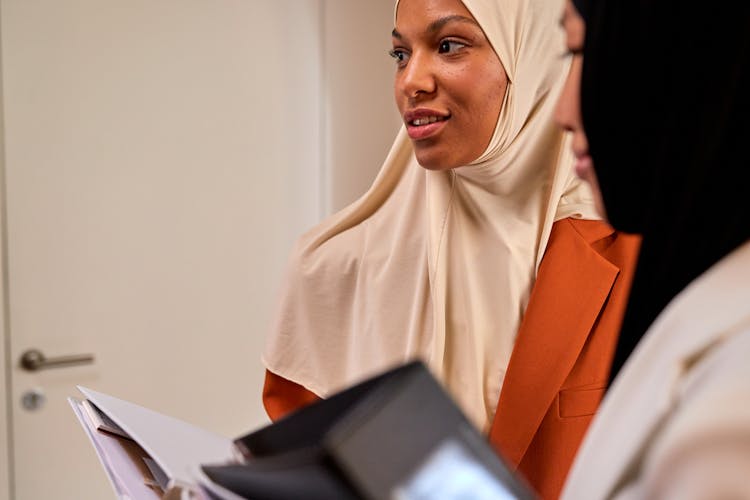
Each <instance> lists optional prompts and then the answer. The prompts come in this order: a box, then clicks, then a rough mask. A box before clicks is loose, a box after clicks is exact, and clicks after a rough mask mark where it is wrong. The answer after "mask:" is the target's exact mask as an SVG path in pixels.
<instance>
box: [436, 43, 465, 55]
mask: <svg viewBox="0 0 750 500" xmlns="http://www.w3.org/2000/svg"><path fill="white" fill-rule="evenodd" d="M464 47H466V44H465V43H461V42H457V41H455V40H441V41H440V45H439V46H438V53H440V54H450V53H451V52H456V51H457V50H460V49H462V48H464Z"/></svg>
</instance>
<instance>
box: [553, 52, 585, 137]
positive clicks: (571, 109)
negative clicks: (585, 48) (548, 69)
mask: <svg viewBox="0 0 750 500" xmlns="http://www.w3.org/2000/svg"><path fill="white" fill-rule="evenodd" d="M581 65H582V60H581V57H580V56H574V57H573V62H572V64H571V65H570V72H569V73H568V78H567V79H566V80H565V85H564V86H563V90H562V92H561V93H560V98H559V99H558V101H557V108H556V109H555V121H556V122H557V124H558V125H559V126H560V127H561V128H563V129H564V130H569V131H572V132H575V131H579V130H581V131H582V130H583V124H582V120H581V96H580V94H581V69H582V68H581Z"/></svg>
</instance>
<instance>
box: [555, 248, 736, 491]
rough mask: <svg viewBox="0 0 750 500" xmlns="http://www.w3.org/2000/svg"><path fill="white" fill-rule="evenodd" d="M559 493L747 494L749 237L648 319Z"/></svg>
mask: <svg viewBox="0 0 750 500" xmlns="http://www.w3.org/2000/svg"><path fill="white" fill-rule="evenodd" d="M561 498H562V499H569V500H588V499H591V500H601V499H604V498H615V499H618V500H629V499H648V498H658V499H681V500H682V499H684V500H690V499H696V500H697V499H706V500H708V499H732V500H735V499H743V498H750V242H747V243H745V244H744V245H742V246H741V247H740V248H738V249H736V250H735V251H734V252H732V253H731V254H729V255H728V256H726V257H724V259H722V260H721V261H720V262H719V263H717V264H716V265H714V266H713V267H712V268H711V269H709V270H708V271H706V272H705V273H704V274H703V275H701V276H700V277H699V278H697V279H696V280H694V281H693V282H692V283H691V284H690V285H689V286H688V287H687V288H685V290H683V291H682V292H681V293H680V294H679V295H678V296H677V297H675V298H674V299H673V300H672V302H671V303H670V304H669V305H668V306H667V307H666V308H665V309H664V311H663V312H662V313H661V314H660V315H659V317H658V318H657V320H656V321H655V322H654V324H653V325H652V326H651V328H649V330H648V332H647V333H646V335H645V336H644V338H643V339H642V340H641V342H640V344H639V345H638V347H637V348H636V350H635V351H634V352H633V354H632V355H631V357H630V359H629V360H628V362H627V363H626V364H625V366H624V367H623V370H622V371H621V372H620V374H619V376H618V377H617V379H616V380H615V382H614V384H613V386H612V388H611V389H610V391H609V392H608V394H607V396H606V398H605V399H604V401H603V403H602V406H601V407H600V410H599V413H598V415H597V416H596V417H595V419H594V421H593V423H592V425H591V428H590V429H589V432H588V434H587V436H586V439H585V440H584V442H583V444H582V446H581V448H580V450H579V452H578V455H577V457H576V461H575V462H574V464H573V468H572V469H571V472H570V475H569V476H568V480H567V482H566V485H565V488H564V489H563V493H562V496H561Z"/></svg>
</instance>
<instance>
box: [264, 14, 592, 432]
mask: <svg viewBox="0 0 750 500" xmlns="http://www.w3.org/2000/svg"><path fill="white" fill-rule="evenodd" d="M401 1H409V0H401ZM464 5H465V6H466V7H467V9H468V10H469V11H470V12H471V13H472V15H473V16H474V18H475V19H476V20H477V22H478V23H479V25H480V26H481V27H482V29H483V31H484V33H485V35H486V36H487V38H488V40H489V42H490V43H491V45H492V47H493V49H494V50H495V53H496V54H497V56H498V57H499V59H500V62H501V63H502V65H503V67H504V68H505V71H506V73H507V76H508V80H509V84H508V87H507V90H506V94H505V97H504V102H503V107H502V110H501V111H500V116H499V117H498V121H497V124H496V127H495V130H494V133H493V135H492V138H491V140H490V143H489V144H488V146H487V148H486V150H485V152H484V153H483V154H482V155H480V157H479V158H477V159H476V160H475V161H474V162H472V163H471V164H469V165H465V166H461V167H457V168H454V169H452V170H447V171H429V170H425V169H423V168H422V167H420V166H419V164H418V163H417V161H416V159H415V156H414V152H413V149H412V146H411V142H410V140H409V138H408V136H407V135H406V131H405V129H404V128H402V129H401V131H400V132H399V134H398V136H397V138H396V140H395V142H394V145H393V147H392V148H391V151H390V153H389V154H388V156H387V158H386V160H385V162H384V164H383V167H382V169H381V171H380V173H379V174H378V176H377V178H376V179H375V181H374V183H373V185H372V187H371V188H370V189H369V190H368V191H367V193H365V194H364V196H362V198H360V199H359V200H357V201H356V202H354V203H353V204H352V205H350V206H349V207H347V208H345V209H344V210H342V211H341V212H339V213H337V214H334V215H333V216H331V217H329V218H328V219H327V220H325V221H323V222H322V223H321V224H319V225H318V226H317V227H315V228H313V229H312V230H311V231H309V232H308V233H306V234H305V235H303V236H302V237H301V238H300V240H299V241H298V243H297V246H296V248H295V249H294V251H293V252H292V256H291V259H290V262H289V265H288V269H287V274H286V278H285V282H284V286H283V290H282V294H281V301H280V309H279V311H278V314H277V315H276V322H275V324H274V325H273V329H272V332H271V336H270V338H269V341H268V344H267V348H266V351H265V354H264V356H263V360H264V363H265V364H266V366H267V367H268V369H269V370H271V371H272V372H274V373H276V374H278V375H281V376H282V377H284V378H286V379H288V380H291V381H293V382H296V383H298V384H300V385H302V386H304V387H306V388H307V389H309V390H311V391H312V392H314V393H316V394H317V395H319V396H321V397H326V396H328V395H330V394H331V393H333V392H335V391H337V390H339V389H342V388H343V387H346V386H348V385H350V384H352V383H354V382H356V381H358V380H360V379H362V378H364V377H367V376H370V375H372V374H374V373H376V372H378V371H381V370H383V369H386V368H389V367H391V366H393V365H395V364H398V363H402V362H405V361H407V360H411V359H414V358H421V359H422V360H424V361H425V362H426V363H427V365H428V366H429V367H430V369H431V370H432V372H433V373H434V374H435V375H436V376H437V377H438V378H439V379H440V380H441V381H442V382H443V384H444V385H445V387H446V388H447V389H448V391H449V392H450V393H451V394H452V395H453V397H454V398H455V399H456V400H457V402H458V403H459V405H460V406H461V407H462V409H463V410H464V412H465V413H466V414H467V415H468V417H469V418H470V419H471V420H472V421H473V422H474V423H475V424H476V425H477V426H478V427H479V428H480V429H484V430H486V429H487V428H488V426H489V423H490V422H491V420H492V417H493V415H494V410H495V407H496V405H497V401H498V397H499V394H500V388H501V386H502V381H503V377H504V374H505V370H506V368H507V365H508V361H509V359H510V354H511V352H512V349H513V345H514V341H515V336H516V332H517V330H518V327H519V325H520V321H521V318H522V316H523V313H524V310H525V308H526V304H527V302H528V298H529V294H530V291H531V287H532V286H533V283H534V280H535V277H536V270H537V268H538V265H539V263H540V261H541V259H542V256H543V255H544V250H545V248H546V244H547V240H548V238H549V234H550V231H551V229H552V224H553V223H554V222H555V221H557V220H560V219H563V218H567V217H578V218H585V219H598V218H599V216H598V214H597V213H596V212H595V209H594V204H593V200H592V197H591V194H590V192H589V191H588V187H587V186H586V185H585V184H583V183H582V181H579V180H578V179H577V178H576V177H575V176H574V175H573V172H572V155H571V153H570V146H569V143H568V139H567V137H566V136H565V135H564V134H563V133H561V132H560V131H559V130H558V129H557V127H556V126H555V125H554V123H553V112H554V108H555V104H556V101H557V96H558V95H559V93H560V91H561V90H562V84H563V82H564V79H565V76H566V74H567V68H568V61H567V60H566V59H565V58H562V57H561V54H562V53H563V52H564V46H563V34H562V30H561V29H560V27H559V25H558V16H559V13H560V9H561V6H560V5H559V4H558V2H557V1H547V0H465V1H464ZM397 13H398V3H397V5H396V15H398V14H397ZM440 91H441V90H440V89H438V92H440Z"/></svg>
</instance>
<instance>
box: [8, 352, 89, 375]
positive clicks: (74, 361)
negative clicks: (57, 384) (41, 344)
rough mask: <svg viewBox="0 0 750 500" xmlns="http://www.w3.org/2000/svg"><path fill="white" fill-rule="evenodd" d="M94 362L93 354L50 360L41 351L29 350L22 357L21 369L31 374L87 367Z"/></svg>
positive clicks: (59, 357)
mask: <svg viewBox="0 0 750 500" xmlns="http://www.w3.org/2000/svg"><path fill="white" fill-rule="evenodd" d="M93 362H94V355H93V354H73V355H71V356H58V357H56V358H48V357H46V356H45V355H44V353H43V352H42V351H40V350H39V349H29V350H28V351H26V352H24V353H23V354H22V355H21V368H23V369H24V370H28V371H30V372H35V371H37V370H43V369H45V368H59V367H65V366H75V365H87V364H90V363H93Z"/></svg>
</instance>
